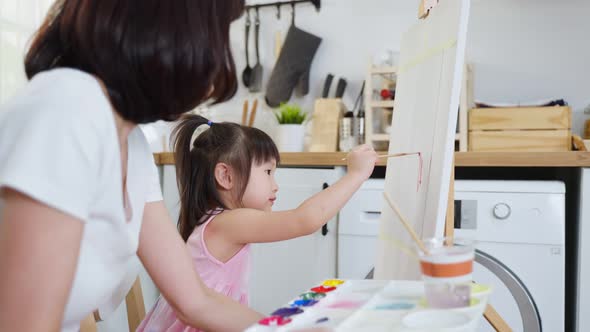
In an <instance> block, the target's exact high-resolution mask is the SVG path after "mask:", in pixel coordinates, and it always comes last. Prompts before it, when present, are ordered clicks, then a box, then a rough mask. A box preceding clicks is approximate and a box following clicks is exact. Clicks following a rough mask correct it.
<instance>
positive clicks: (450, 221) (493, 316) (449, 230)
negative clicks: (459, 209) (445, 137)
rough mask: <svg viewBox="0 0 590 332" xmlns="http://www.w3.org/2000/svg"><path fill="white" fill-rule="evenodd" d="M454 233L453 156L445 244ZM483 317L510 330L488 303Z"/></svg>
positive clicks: (500, 331) (499, 330)
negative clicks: (446, 239)
mask: <svg viewBox="0 0 590 332" xmlns="http://www.w3.org/2000/svg"><path fill="white" fill-rule="evenodd" d="M454 234H455V158H454V157H453V167H452V168H451V181H450V184H449V200H448V202H447V215H446V218H445V237H447V238H449V239H450V240H448V242H447V244H448V245H450V244H452V243H453V240H452V238H453V236H454ZM483 316H484V318H485V319H486V320H487V321H488V323H490V325H491V326H492V327H493V328H494V329H495V330H496V331H497V332H512V329H511V328H510V326H508V324H506V322H505V321H504V319H502V317H501V316H500V314H498V312H497V311H496V310H495V309H494V307H492V306H491V305H490V304H488V305H487V306H486V310H485V312H484V314H483Z"/></svg>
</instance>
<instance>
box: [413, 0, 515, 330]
mask: <svg viewBox="0 0 590 332" xmlns="http://www.w3.org/2000/svg"><path fill="white" fill-rule="evenodd" d="M439 1H440V0H420V5H419V8H418V17H419V18H420V19H426V18H427V17H428V14H429V12H430V9H432V8H434V7H435V6H436V5H437V4H438V3H439ZM465 69H467V68H465ZM466 75H467V72H464V73H463V76H464V78H463V83H465V76H466ZM466 93H467V91H466V90H465V84H464V86H463V91H462V102H463V103H464V102H465V96H466ZM463 106H465V105H463ZM454 232H455V160H454V157H453V165H452V168H451V179H450V182H449V196H448V202H447V213H446V218H445V229H444V235H445V237H449V238H452V237H453V235H454ZM484 318H485V319H486V320H487V321H488V323H490V325H491V326H492V327H493V328H494V329H495V330H496V331H498V332H512V329H511V328H510V326H508V324H506V322H505V321H504V319H502V317H501V316H500V315H499V314H498V312H497V311H496V310H495V309H494V308H493V307H492V306H491V305H490V304H488V305H487V307H486V309H485V312H484Z"/></svg>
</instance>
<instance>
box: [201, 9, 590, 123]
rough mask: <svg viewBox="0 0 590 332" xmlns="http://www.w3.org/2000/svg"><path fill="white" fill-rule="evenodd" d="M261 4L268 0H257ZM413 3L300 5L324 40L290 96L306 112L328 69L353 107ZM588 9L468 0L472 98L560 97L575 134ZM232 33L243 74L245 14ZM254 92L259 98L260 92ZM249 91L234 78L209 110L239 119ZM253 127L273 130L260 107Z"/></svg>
mask: <svg viewBox="0 0 590 332" xmlns="http://www.w3.org/2000/svg"><path fill="white" fill-rule="evenodd" d="M250 2H255V1H250ZM262 2H270V1H256V3H262ZM416 3H417V1H407V0H363V1H361V0H323V1H322V10H321V12H320V13H316V12H315V9H314V8H313V6H311V5H302V6H299V7H298V10H297V15H296V25H297V26H298V27H300V28H302V29H304V30H306V31H309V32H312V33H315V34H317V35H318V36H320V37H322V38H323V41H322V44H321V45H320V48H319V50H318V53H317V54H316V57H315V59H314V62H313V66H312V77H311V83H310V93H309V95H308V96H307V97H305V98H302V99H300V98H293V99H292V101H296V102H298V103H301V104H302V105H303V106H304V108H305V109H307V110H311V108H312V107H313V100H314V99H315V98H316V97H318V96H319V95H320V93H321V87H322V84H323V81H324V77H325V75H326V74H327V73H334V74H335V75H337V76H343V77H346V78H347V79H348V81H349V88H348V89H347V92H346V96H345V98H344V102H345V104H346V105H347V106H349V107H352V105H353V102H354V98H355V97H356V94H357V93H358V92H359V89H360V84H361V82H362V80H363V79H364V78H365V72H366V69H367V65H368V63H369V60H370V58H371V55H373V54H375V53H378V52H380V51H382V50H383V49H385V48H391V49H393V50H398V49H399V44H400V39H401V35H402V33H403V31H405V30H406V29H407V28H408V27H409V26H410V25H411V24H413V23H414V22H415V21H416V12H417V9H416V8H417V7H416ZM589 10H590V2H587V1H584V0H567V1H551V0H473V2H472V10H471V17H470V26H469V36H468V44H467V59H468V61H469V62H470V63H472V64H473V75H474V87H473V88H474V97H475V98H476V99H479V100H485V101H496V102H519V101H520V102H526V101H530V100H536V99H545V98H564V99H565V100H566V101H567V102H569V103H570V105H571V106H572V108H573V110H574V112H575V113H574V116H573V119H574V132H575V133H578V134H581V132H582V129H581V128H582V126H583V120H584V119H585V117H586V116H585V115H584V114H582V110H583V108H584V107H585V106H586V105H587V104H589V103H590V80H586V79H585V77H584V76H585V74H590V61H588V59H590V45H587V43H586V41H587V36H586V34H587V32H588V31H590V20H588V19H587V17H586V15H587V13H588V12H589ZM275 14H276V10H275V9H274V8H267V9H264V10H261V21H262V22H261V48H260V51H261V57H262V62H263V66H264V78H265V80H264V82H265V83H266V82H267V81H268V77H269V75H270V73H271V71H272V67H273V65H274V61H275V58H274V55H273V47H274V34H275V31H277V30H279V31H282V32H283V37H284V35H285V34H286V31H287V28H288V26H289V22H290V7H284V9H283V10H282V19H281V20H280V21H278V20H277V19H276V16H275ZM231 36H232V48H233V50H234V55H235V58H236V64H237V67H238V70H239V72H240V76H241V71H242V70H243V68H244V64H245V59H244V40H243V39H244V18H241V19H240V20H239V21H237V22H235V23H234V24H233V26H232V29H231ZM252 36H253V35H251V46H250V47H251V52H250V56H251V58H250V60H251V65H253V64H254V61H253V55H254V49H253V46H252V45H253V42H252ZM589 44H590V43H589ZM332 89H334V86H333V87H332ZM332 91H333V90H332ZM257 96H258V97H259V100H260V101H262V100H263V98H264V93H261V94H258V95H257ZM247 97H249V98H250V105H251V101H252V98H253V97H255V96H252V95H250V94H249V93H248V92H247V90H246V89H245V88H244V86H243V85H241V83H240V90H239V91H238V93H237V95H236V96H235V97H234V98H233V99H232V100H231V101H230V102H228V103H225V104H222V105H219V106H215V107H214V108H212V110H213V113H212V117H213V118H214V119H216V120H219V119H224V120H231V121H240V117H241V110H242V103H243V101H244V99H245V98H247ZM263 104H264V103H263ZM255 125H256V126H257V127H260V128H262V129H264V130H267V131H269V132H270V133H271V134H272V133H273V129H274V127H275V126H274V120H273V118H272V116H271V114H270V113H268V112H266V113H265V112H263V113H260V112H259V118H257V121H256V124H255Z"/></svg>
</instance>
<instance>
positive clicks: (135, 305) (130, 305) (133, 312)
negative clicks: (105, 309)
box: [80, 277, 145, 332]
mask: <svg viewBox="0 0 590 332" xmlns="http://www.w3.org/2000/svg"><path fill="white" fill-rule="evenodd" d="M125 304H126V305H127V324H128V325H129V332H135V330H137V327H138V326H139V324H140V323H141V321H142V320H143V318H144V317H145V305H144V303H143V293H142V292H141V282H140V281H139V277H137V279H135V282H134V283H133V286H132V287H131V289H130V290H129V293H127V296H126V297H125ZM100 320H101V319H100V313H99V312H98V310H97V311H95V312H94V313H92V314H90V315H88V316H86V318H84V320H83V321H82V322H81V323H80V332H96V331H97V328H96V322H97V321H100Z"/></svg>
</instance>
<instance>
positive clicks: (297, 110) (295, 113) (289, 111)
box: [274, 103, 307, 124]
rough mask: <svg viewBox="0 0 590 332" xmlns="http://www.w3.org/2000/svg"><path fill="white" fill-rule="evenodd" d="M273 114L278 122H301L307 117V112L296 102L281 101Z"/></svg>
mask: <svg viewBox="0 0 590 332" xmlns="http://www.w3.org/2000/svg"><path fill="white" fill-rule="evenodd" d="M274 114H275V117H276V118H277V121H278V122H279V123H280V124H301V123H303V121H305V119H306V118H307V113H304V112H303V111H302V110H301V107H300V106H299V105H297V104H286V103H281V105H280V106H279V109H278V110H277V111H275V112H274Z"/></svg>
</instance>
